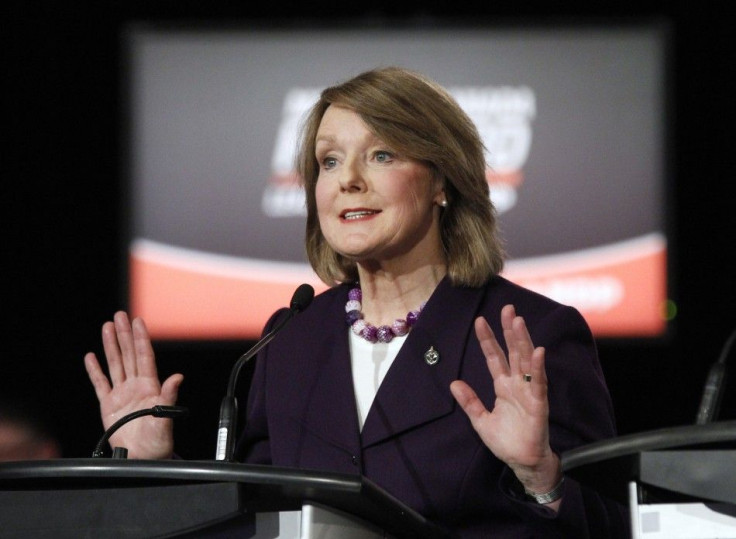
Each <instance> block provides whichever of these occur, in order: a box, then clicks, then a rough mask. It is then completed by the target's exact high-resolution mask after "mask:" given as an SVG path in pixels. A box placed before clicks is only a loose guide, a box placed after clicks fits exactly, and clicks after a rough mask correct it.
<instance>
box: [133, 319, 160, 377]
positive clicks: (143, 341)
mask: <svg viewBox="0 0 736 539" xmlns="http://www.w3.org/2000/svg"><path fill="white" fill-rule="evenodd" d="M132 331H133V343H134V346H135V357H136V367H137V368H136V370H137V372H138V373H139V374H140V375H141V376H150V377H152V378H158V371H157V369H156V356H155V354H154V352H153V346H152V345H151V338H150V336H149V334H148V329H147V328H146V324H145V322H143V320H142V319H141V318H136V319H134V320H133V323H132Z"/></svg>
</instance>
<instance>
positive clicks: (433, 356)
mask: <svg viewBox="0 0 736 539" xmlns="http://www.w3.org/2000/svg"><path fill="white" fill-rule="evenodd" d="M439 360H440V353H439V352H438V351H437V350H435V349H434V346H430V347H429V350H427V351H426V352H424V361H426V363H427V365H436V364H437V362H438V361H439Z"/></svg>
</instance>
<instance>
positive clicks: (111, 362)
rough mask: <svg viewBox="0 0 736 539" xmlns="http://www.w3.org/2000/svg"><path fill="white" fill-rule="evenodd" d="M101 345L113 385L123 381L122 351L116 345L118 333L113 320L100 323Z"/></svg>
mask: <svg viewBox="0 0 736 539" xmlns="http://www.w3.org/2000/svg"><path fill="white" fill-rule="evenodd" d="M102 347H103V349H104V350H105V357H106V358H107V368H108V369H109V371H110V380H111V382H112V384H113V385H116V384H120V383H122V382H125V369H124V368H123V360H122V353H121V352H120V346H119V345H118V335H117V332H116V331H115V323H114V322H105V323H104V324H103V325H102Z"/></svg>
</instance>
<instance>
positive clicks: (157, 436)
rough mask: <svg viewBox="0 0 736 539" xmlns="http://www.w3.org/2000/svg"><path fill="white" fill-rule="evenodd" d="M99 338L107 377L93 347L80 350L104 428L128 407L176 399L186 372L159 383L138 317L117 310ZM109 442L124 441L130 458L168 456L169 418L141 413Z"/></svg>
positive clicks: (171, 441) (171, 439)
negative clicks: (91, 349) (95, 395)
mask: <svg viewBox="0 0 736 539" xmlns="http://www.w3.org/2000/svg"><path fill="white" fill-rule="evenodd" d="M102 344H103V348H104V351H105V357H106V359H107V367H108V371H109V375H110V378H109V379H108V377H107V376H106V375H105V373H104V372H103V370H102V367H101V366H100V362H99V361H98V360H97V356H96V355H95V354H94V353H93V352H89V353H87V354H86V355H85V356H84V365H85V367H86V369H87V374H88V375H89V379H90V381H91V382H92V385H93V386H94V388H95V393H96V394H97V399H98V400H99V401H100V414H101V416H102V425H103V427H104V428H105V429H108V428H109V427H110V426H111V425H113V424H114V423H115V422H116V421H118V420H119V419H120V418H122V417H124V416H125V415H127V414H129V413H131V412H135V411H138V410H142V409H145V408H151V407H153V406H156V405H159V404H160V405H167V406H170V405H174V404H175V403H176V398H177V394H178V392H179V386H181V383H182V381H183V380H184V376H183V375H181V374H172V375H171V376H169V377H168V378H167V379H166V380H165V381H164V383H163V384H161V383H160V381H159V378H158V372H157V370H156V358H155V355H154V353H153V347H152V346H151V338H150V337H149V335H148V330H147V329H146V325H145V323H144V322H143V320H142V319H140V318H136V319H134V320H133V321H132V323H131V322H130V321H129V319H128V315H127V314H126V313H125V312H122V311H119V312H117V313H115V316H114V317H113V321H112V322H105V324H103V326H102ZM110 445H111V447H125V448H126V449H127V450H128V457H129V458H134V459H162V458H170V457H171V456H172V455H173V453H174V426H173V420H172V419H165V418H156V417H152V416H144V417H139V418H137V419H134V420H132V421H130V422H129V423H127V424H125V425H124V426H123V427H121V428H120V429H118V430H117V431H116V432H115V434H113V435H112V436H111V438H110Z"/></svg>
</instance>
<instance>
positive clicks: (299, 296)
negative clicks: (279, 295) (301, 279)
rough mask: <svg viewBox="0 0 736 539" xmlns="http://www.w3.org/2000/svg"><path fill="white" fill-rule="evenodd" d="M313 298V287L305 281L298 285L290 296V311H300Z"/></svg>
mask: <svg viewBox="0 0 736 539" xmlns="http://www.w3.org/2000/svg"><path fill="white" fill-rule="evenodd" d="M313 299H314V288H312V286H311V285H308V284H306V283H304V284H302V285H299V288H297V289H296V291H295V292H294V295H293V296H292V297H291V305H290V308H291V310H292V311H294V312H297V313H300V312H302V311H303V310H304V309H306V308H307V307H309V304H310V303H312V300H313Z"/></svg>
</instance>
